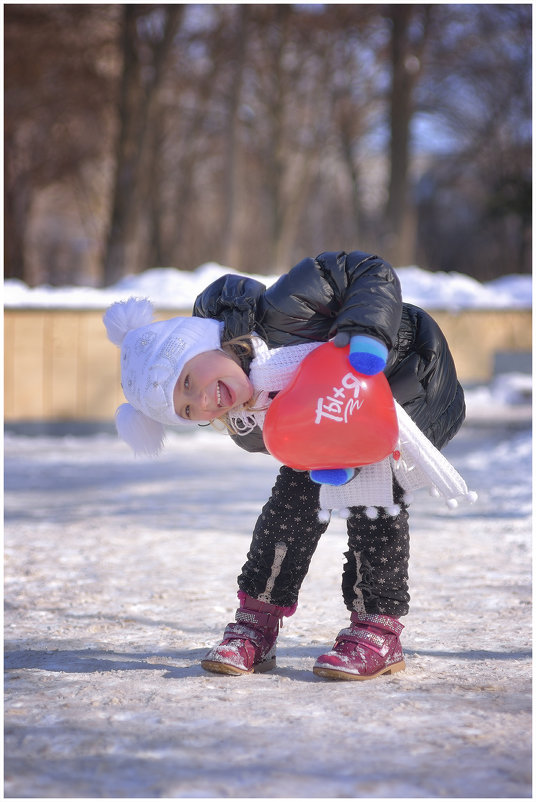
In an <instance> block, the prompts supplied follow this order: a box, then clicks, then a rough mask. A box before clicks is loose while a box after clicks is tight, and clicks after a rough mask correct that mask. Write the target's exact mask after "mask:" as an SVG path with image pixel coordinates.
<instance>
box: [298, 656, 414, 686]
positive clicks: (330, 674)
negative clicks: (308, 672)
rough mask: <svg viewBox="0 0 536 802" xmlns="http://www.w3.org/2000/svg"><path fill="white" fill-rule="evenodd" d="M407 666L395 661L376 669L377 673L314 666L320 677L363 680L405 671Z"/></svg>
mask: <svg viewBox="0 0 536 802" xmlns="http://www.w3.org/2000/svg"><path fill="white" fill-rule="evenodd" d="M405 668H406V664H405V662H404V661H403V660H402V661H401V662H400V663H393V664H392V665H390V666H386V667H385V668H382V669H381V670H380V671H376V673H375V674H350V673H349V672H348V671H342V670H341V669H337V668H323V667H322V666H315V667H314V668H313V674H316V675H317V676H318V677H325V678H326V679H340V680H348V679H349V680H358V681H359V680H360V681H363V680H366V679H375V677H380V676H381V675H382V674H396V672H397V671H404V669H405Z"/></svg>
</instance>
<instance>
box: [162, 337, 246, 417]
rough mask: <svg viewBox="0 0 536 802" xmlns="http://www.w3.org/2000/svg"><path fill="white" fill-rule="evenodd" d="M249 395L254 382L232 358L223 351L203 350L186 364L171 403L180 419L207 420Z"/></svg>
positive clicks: (236, 405) (231, 407)
mask: <svg viewBox="0 0 536 802" xmlns="http://www.w3.org/2000/svg"><path fill="white" fill-rule="evenodd" d="M252 395H253V385H252V384H251V382H250V380H249V379H248V377H247V375H246V374H245V373H244V371H243V370H242V368H241V367H240V365H239V364H238V363H237V362H235V361H234V359H232V357H230V356H227V354H226V353H224V352H223V351H205V352H204V353H202V354H198V355H197V356H194V358H193V359H190V361H189V362H187V363H186V364H185V366H184V368H183V369H182V372H181V375H180V376H179V378H178V380H177V384H176V385H175V389H174V391H173V403H174V406H175V412H176V413H177V415H180V417H181V418H187V419H188V420H199V421H210V420H214V418H220V417H221V416H222V415H225V414H226V413H227V412H229V410H231V409H233V408H234V407H239V406H241V405H242V404H245V403H246V401H249V399H250V398H251V396H252Z"/></svg>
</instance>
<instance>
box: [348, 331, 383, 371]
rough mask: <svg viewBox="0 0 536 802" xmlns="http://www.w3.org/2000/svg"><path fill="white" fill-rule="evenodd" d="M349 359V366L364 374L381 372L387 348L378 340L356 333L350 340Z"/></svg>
mask: <svg viewBox="0 0 536 802" xmlns="http://www.w3.org/2000/svg"><path fill="white" fill-rule="evenodd" d="M348 358H349V360H350V364H351V366H352V367H353V368H354V370H356V371H357V372H358V373H362V374H363V375H364V376H375V375H376V374H377V373H381V371H382V370H383V369H384V367H385V365H386V363H387V348H386V347H385V345H384V344H383V343H381V342H380V341H379V340H375V339H374V338H373V337H367V336H366V335H364V334H356V335H355V336H354V337H352V338H351V340H350V355H349V357H348Z"/></svg>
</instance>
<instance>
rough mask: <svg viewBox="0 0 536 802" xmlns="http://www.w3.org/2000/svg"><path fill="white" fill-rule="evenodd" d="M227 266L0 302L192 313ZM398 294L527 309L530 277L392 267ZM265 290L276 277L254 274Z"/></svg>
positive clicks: (466, 305) (7, 293)
mask: <svg viewBox="0 0 536 802" xmlns="http://www.w3.org/2000/svg"><path fill="white" fill-rule="evenodd" d="M235 272H236V271H235V270H233V269H232V268H230V267H223V266H222V265H219V264H216V263H213V262H210V263H207V264H204V265H200V266H199V267H198V268H197V270H193V271H183V270H177V269H175V268H172V267H167V268H154V269H152V270H146V271H145V272H143V273H140V274H137V275H130V276H126V277H125V278H123V279H121V280H120V281H119V282H118V283H117V284H115V285H113V286H111V287H107V288H105V289H96V288H93V287H50V286H47V285H43V286H40V287H32V288H30V287H28V286H27V285H26V284H24V283H23V282H21V281H18V280H17V279H9V280H7V281H5V282H4V304H5V306H6V307H7V308H13V307H27V308H31V307H37V308H42V307H47V308H71V309H72V308H75V309H76V308H82V309H93V308H96V309H102V308H104V307H106V306H108V304H111V303H112V302H113V301H118V300H122V299H125V298H128V297H129V296H130V295H135V296H141V297H148V298H150V299H151V300H152V301H153V302H154V304H155V306H157V307H159V308H160V309H191V307H192V304H193V302H194V301H195V299H196V297H197V295H198V294H199V293H200V292H201V291H202V290H203V289H204V288H205V287H206V286H207V285H208V284H210V282H211V281H215V280H216V279H217V278H219V277H220V276H223V275H224V274H225V273H235ZM396 272H397V274H398V276H399V277H400V283H401V285H402V295H403V297H404V300H405V301H407V302H408V303H413V304H417V306H422V307H423V308H424V309H449V310H451V311H458V310H460V309H475V308H484V309H526V308H529V307H530V306H531V304H532V276H529V275H515V274H514V275H507V276H502V277H501V278H498V279H495V280H494V281H489V282H485V283H482V282H479V281H477V280H476V279H474V278H472V277H471V276H467V275H464V274H463V273H456V272H451V273H443V272H438V273H430V272H428V271H426V270H423V269H422V268H420V267H401V268H397V271H396ZM252 278H255V279H257V280H259V281H262V282H263V284H265V285H266V286H270V285H271V284H273V283H274V281H276V280H277V278H278V276H276V275H269V276H261V275H253V276H252Z"/></svg>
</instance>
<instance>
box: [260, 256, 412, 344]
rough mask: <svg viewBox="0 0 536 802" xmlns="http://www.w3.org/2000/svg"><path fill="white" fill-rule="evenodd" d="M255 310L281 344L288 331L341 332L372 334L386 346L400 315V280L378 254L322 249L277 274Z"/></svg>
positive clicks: (305, 333)
mask: <svg viewBox="0 0 536 802" xmlns="http://www.w3.org/2000/svg"><path fill="white" fill-rule="evenodd" d="M259 309H262V317H261V320H262V321H263V322H266V324H267V326H269V328H270V330H271V331H272V330H273V329H274V328H277V329H278V330H280V331H281V336H280V341H281V344H282V345H283V344H286V336H285V335H287V334H289V333H291V334H293V335H294V336H296V337H300V338H302V337H303V338H305V339H315V336H316V339H318V340H326V339H330V338H331V337H334V336H335V334H337V333H340V332H344V333H347V334H349V335H350V336H353V335H356V334H361V335H366V336H369V337H374V338H375V339H378V340H379V341H380V342H382V343H383V344H384V345H385V346H386V347H387V348H388V349H391V348H392V347H393V345H394V344H395V343H396V337H397V332H398V328H399V326H400V319H401V314H402V297H401V292H400V282H399V280H398V277H397V275H396V273H395V272H394V270H393V268H392V267H391V266H390V265H389V264H388V263H387V262H385V261H384V260H383V259H381V258H380V257H379V256H373V255H371V254H366V253H362V252H361V251H352V252H351V253H348V254H347V253H345V252H339V253H337V252H326V253H322V254H320V255H319V256H317V257H316V259H311V258H307V259H303V260H302V261H301V262H299V263H298V264H297V265H295V266H294V267H293V268H292V269H291V270H290V271H289V272H288V273H287V274H286V275H284V276H281V278H280V279H279V280H278V281H277V282H276V283H275V284H274V285H272V287H270V288H269V289H268V290H267V291H266V293H265V295H264V297H263V298H262V300H261V303H260V304H259ZM326 318H327V319H328V320H326ZM326 325H327V332H326ZM326 334H327V336H326Z"/></svg>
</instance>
